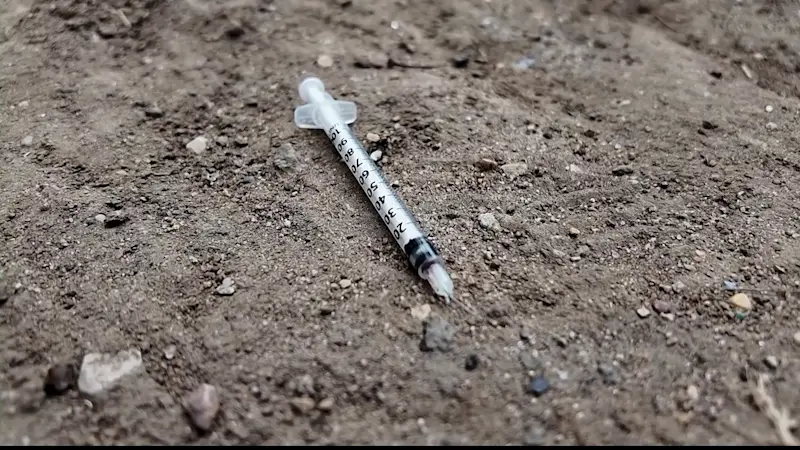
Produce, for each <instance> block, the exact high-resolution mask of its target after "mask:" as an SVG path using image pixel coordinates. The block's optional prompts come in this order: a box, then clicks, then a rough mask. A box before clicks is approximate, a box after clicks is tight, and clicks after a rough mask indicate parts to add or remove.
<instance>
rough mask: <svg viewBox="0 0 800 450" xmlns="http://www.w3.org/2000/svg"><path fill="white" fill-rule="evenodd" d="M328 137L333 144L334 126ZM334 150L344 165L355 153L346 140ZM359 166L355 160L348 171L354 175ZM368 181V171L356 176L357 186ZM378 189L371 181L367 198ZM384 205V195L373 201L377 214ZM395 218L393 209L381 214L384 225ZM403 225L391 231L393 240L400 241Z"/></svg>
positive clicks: (336, 134)
mask: <svg viewBox="0 0 800 450" xmlns="http://www.w3.org/2000/svg"><path fill="white" fill-rule="evenodd" d="M328 135H329V139H330V140H331V141H333V142H334V143H335V142H336V139H337V138H338V137H339V130H338V129H336V126H333V127H331V128H330V129H329V130H328ZM336 150H337V151H338V152H339V155H341V157H342V159H343V160H344V162H345V163H348V162H350V158H351V157H352V156H353V154H354V153H355V150H353V148H352V147H350V148H348V147H347V139H342V140H341V141H340V142H338V143H337V144H336ZM361 164H362V161H360V160H359V159H358V158H356V163H355V164H351V165H350V171H351V172H352V173H353V174H354V175H355V173H356V170H358V168H359V167H361ZM368 180H369V170H364V171H362V172H361V174H359V176H358V184H360V185H361V186H362V187H363V186H364V183H365V182H366V181H368ZM378 187H379V186H378V183H377V182H375V181H372V182H371V183H370V185H369V188H367V190H366V193H367V197H369V198H372V196H373V194H374V193H376V192H377V191H378ZM385 203H386V196H385V195H383V196H380V197H378V199H377V201H375V204H374V206H375V210H377V211H378V213H379V214H380V213H381V208H382V207H383V205H384V204H385ZM395 216H396V214H395V212H394V208H389V210H388V211H386V213H385V214H383V221H384V222H385V223H386V225H389V223H390V222H391V219H392V218H394V217H395ZM404 225H405V224H404V223H403V222H400V223H399V224H397V226H396V227H395V229H394V230H393V231H392V234H393V235H394V238H395V239H400V235H401V234H402V233H404V232H405V231H406V230H405V226H404Z"/></svg>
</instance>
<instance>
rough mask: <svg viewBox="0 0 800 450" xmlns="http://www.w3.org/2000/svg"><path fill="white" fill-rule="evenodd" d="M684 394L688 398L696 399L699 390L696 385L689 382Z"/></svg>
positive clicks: (698, 395) (698, 396)
mask: <svg viewBox="0 0 800 450" xmlns="http://www.w3.org/2000/svg"><path fill="white" fill-rule="evenodd" d="M686 396H687V397H689V400H691V401H696V400H697V399H698V398H700V390H699V389H698V388H697V386H695V385H693V384H690V385H689V386H688V387H687V388H686Z"/></svg>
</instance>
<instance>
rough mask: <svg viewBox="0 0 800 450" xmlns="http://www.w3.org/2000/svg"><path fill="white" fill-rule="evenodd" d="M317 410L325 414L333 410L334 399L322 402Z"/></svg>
mask: <svg viewBox="0 0 800 450" xmlns="http://www.w3.org/2000/svg"><path fill="white" fill-rule="evenodd" d="M317 409H319V410H320V411H325V412H327V411H331V410H333V397H327V398H323V399H322V400H320V402H319V403H318V404H317Z"/></svg>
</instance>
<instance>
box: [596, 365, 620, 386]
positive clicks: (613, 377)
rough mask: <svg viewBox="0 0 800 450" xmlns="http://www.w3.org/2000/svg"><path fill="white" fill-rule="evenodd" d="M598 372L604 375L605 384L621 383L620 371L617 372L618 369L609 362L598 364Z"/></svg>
mask: <svg viewBox="0 0 800 450" xmlns="http://www.w3.org/2000/svg"><path fill="white" fill-rule="evenodd" d="M597 372H598V373H599V374H600V376H601V377H603V382H604V383H605V384H608V385H614V384H617V383H619V381H620V377H619V372H617V369H616V368H615V367H614V366H613V365H611V364H607V363H600V364H598V365H597Z"/></svg>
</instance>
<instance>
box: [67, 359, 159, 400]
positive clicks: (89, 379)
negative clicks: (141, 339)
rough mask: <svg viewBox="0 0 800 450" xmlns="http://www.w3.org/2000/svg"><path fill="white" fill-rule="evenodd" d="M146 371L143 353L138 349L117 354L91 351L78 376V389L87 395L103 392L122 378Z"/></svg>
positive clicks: (84, 360)
mask: <svg viewBox="0 0 800 450" xmlns="http://www.w3.org/2000/svg"><path fill="white" fill-rule="evenodd" d="M143 372H144V362H143V361H142V353H141V352H140V351H139V350H138V349H130V350H124V351H121V352H119V353H116V354H111V353H89V354H87V355H86V356H84V357H83V363H82V364H81V372H80V375H79V376H78V390H79V391H80V392H81V393H82V394H85V395H90V396H93V395H97V394H102V393H103V392H106V391H108V390H110V389H112V388H114V387H115V386H116V385H117V384H118V383H119V382H120V381H121V380H122V379H124V378H126V377H130V376H134V375H138V374H141V373H143Z"/></svg>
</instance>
